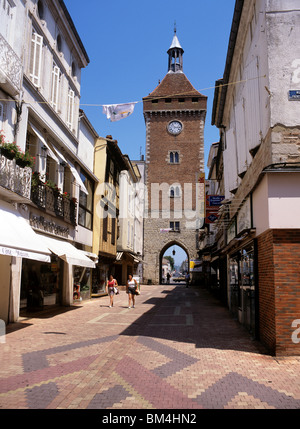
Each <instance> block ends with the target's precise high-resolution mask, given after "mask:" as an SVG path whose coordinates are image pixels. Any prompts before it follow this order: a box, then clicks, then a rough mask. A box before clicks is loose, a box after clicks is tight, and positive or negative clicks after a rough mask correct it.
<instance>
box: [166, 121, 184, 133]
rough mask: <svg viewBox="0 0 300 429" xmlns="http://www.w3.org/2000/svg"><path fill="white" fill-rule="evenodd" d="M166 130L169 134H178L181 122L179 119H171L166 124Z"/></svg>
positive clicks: (180, 129)
mask: <svg viewBox="0 0 300 429" xmlns="http://www.w3.org/2000/svg"><path fill="white" fill-rule="evenodd" d="M168 131H169V133H171V134H174V135H178V134H180V133H181V131H182V123H181V122H179V121H172V122H170V123H169V124H168Z"/></svg>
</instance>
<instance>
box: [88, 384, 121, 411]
mask: <svg viewBox="0 0 300 429" xmlns="http://www.w3.org/2000/svg"><path fill="white" fill-rule="evenodd" d="M127 396H129V394H128V392H127V390H126V389H125V388H124V387H123V386H120V385H116V386H114V387H112V388H110V389H108V390H105V391H104V392H102V393H97V394H96V395H95V396H94V398H93V399H92V400H91V402H90V403H89V405H88V407H87V409H98V410H101V409H106V408H111V407H112V406H113V405H114V404H115V403H117V402H120V401H121V400H123V399H124V400H125V399H126V398H127Z"/></svg>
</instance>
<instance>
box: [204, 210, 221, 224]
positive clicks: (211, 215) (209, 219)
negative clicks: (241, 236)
mask: <svg viewBox="0 0 300 429" xmlns="http://www.w3.org/2000/svg"><path fill="white" fill-rule="evenodd" d="M218 217H219V214H218V212H207V213H206V223H214V222H215V221H216V220H217V219H218Z"/></svg>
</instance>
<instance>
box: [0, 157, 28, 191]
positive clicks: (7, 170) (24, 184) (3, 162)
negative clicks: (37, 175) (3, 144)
mask: <svg viewBox="0 0 300 429" xmlns="http://www.w3.org/2000/svg"><path fill="white" fill-rule="evenodd" d="M31 175H32V170H31V168H30V167H24V168H23V167H20V166H19V165H17V164H16V160H15V159H8V158H6V157H5V156H4V155H1V154H0V186H2V188H5V189H7V190H8V191H12V192H14V193H15V194H18V195H20V196H21V197H24V198H28V199H30V193H31Z"/></svg>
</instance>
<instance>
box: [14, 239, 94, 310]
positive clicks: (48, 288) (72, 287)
mask: <svg viewBox="0 0 300 429" xmlns="http://www.w3.org/2000/svg"><path fill="white" fill-rule="evenodd" d="M38 236H39V237H40V240H41V242H42V243H44V244H45V246H47V248H48V249H49V250H50V251H51V261H50V263H48V264H47V263H39V262H35V261H32V262H31V261H23V265H22V283H21V303H20V305H21V308H22V309H26V310H27V311H34V310H41V309H44V308H45V307H49V306H54V305H65V306H68V305H71V304H72V303H73V302H74V301H80V300H81V299H82V296H84V291H85V289H86V288H88V293H89V290H90V289H89V286H90V277H91V269H92V268H95V266H96V265H95V262H94V261H93V260H92V259H91V258H90V257H88V256H87V254H86V253H85V252H84V251H83V250H79V249H77V248H76V247H75V246H73V245H72V244H71V243H69V242H68V241H63V240H60V239H57V238H54V237H49V236H46V235H38Z"/></svg>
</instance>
